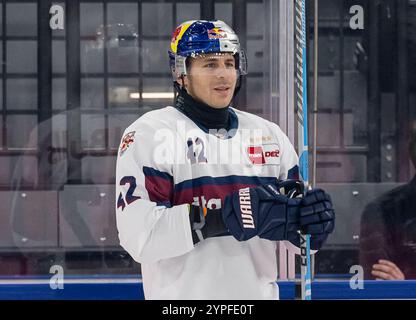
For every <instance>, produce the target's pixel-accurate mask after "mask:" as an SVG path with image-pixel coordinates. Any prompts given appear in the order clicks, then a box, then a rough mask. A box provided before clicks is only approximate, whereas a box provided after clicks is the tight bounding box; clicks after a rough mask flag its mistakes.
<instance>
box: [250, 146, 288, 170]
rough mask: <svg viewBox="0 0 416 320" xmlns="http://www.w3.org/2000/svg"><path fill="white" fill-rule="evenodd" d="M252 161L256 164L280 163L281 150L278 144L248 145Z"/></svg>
mask: <svg viewBox="0 0 416 320" xmlns="http://www.w3.org/2000/svg"><path fill="white" fill-rule="evenodd" d="M247 154H248V158H249V159H250V162H251V163H252V164H254V165H264V164H266V165H272V164H279V163H280V150H279V146H278V145H277V144H265V145H262V146H249V147H247Z"/></svg>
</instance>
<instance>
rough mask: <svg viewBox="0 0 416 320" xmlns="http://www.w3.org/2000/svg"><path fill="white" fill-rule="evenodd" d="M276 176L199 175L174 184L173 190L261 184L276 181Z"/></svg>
mask: <svg viewBox="0 0 416 320" xmlns="http://www.w3.org/2000/svg"><path fill="white" fill-rule="evenodd" d="M277 181H278V179H277V178H276V177H246V176H225V177H208V176H207V177H200V178H197V179H191V180H186V181H183V182H181V183H178V184H176V185H175V187H174V190H175V192H179V191H182V190H185V189H190V188H194V187H201V186H203V185H228V184H252V185H262V184H266V183H276V182H277Z"/></svg>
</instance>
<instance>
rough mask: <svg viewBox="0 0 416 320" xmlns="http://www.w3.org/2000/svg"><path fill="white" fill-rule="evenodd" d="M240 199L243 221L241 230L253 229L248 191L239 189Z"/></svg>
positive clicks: (247, 189)
mask: <svg viewBox="0 0 416 320" xmlns="http://www.w3.org/2000/svg"><path fill="white" fill-rule="evenodd" d="M238 195H239V198H240V211H241V220H242V221H243V228H245V229H255V228H256V227H255V225H254V219H253V213H252V211H251V200H250V189H249V188H245V189H240V190H239V192H238Z"/></svg>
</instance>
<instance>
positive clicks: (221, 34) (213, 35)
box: [208, 27, 227, 39]
mask: <svg viewBox="0 0 416 320" xmlns="http://www.w3.org/2000/svg"><path fill="white" fill-rule="evenodd" d="M208 38H209V39H225V38H227V32H226V31H225V30H223V29H221V28H218V27H216V28H213V29H210V30H208Z"/></svg>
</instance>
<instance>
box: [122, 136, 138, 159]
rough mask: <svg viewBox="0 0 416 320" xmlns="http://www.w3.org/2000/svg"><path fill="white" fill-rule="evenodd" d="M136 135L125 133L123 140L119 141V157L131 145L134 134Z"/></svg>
mask: <svg viewBox="0 0 416 320" xmlns="http://www.w3.org/2000/svg"><path fill="white" fill-rule="evenodd" d="M135 133H136V131H132V132H129V133H127V134H126V135H125V136H124V137H123V139H122V140H121V145H120V157H121V156H122V155H123V154H124V152H126V150H127V149H128V148H129V147H130V146H131V145H132V144H133V142H134V134H135Z"/></svg>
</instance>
